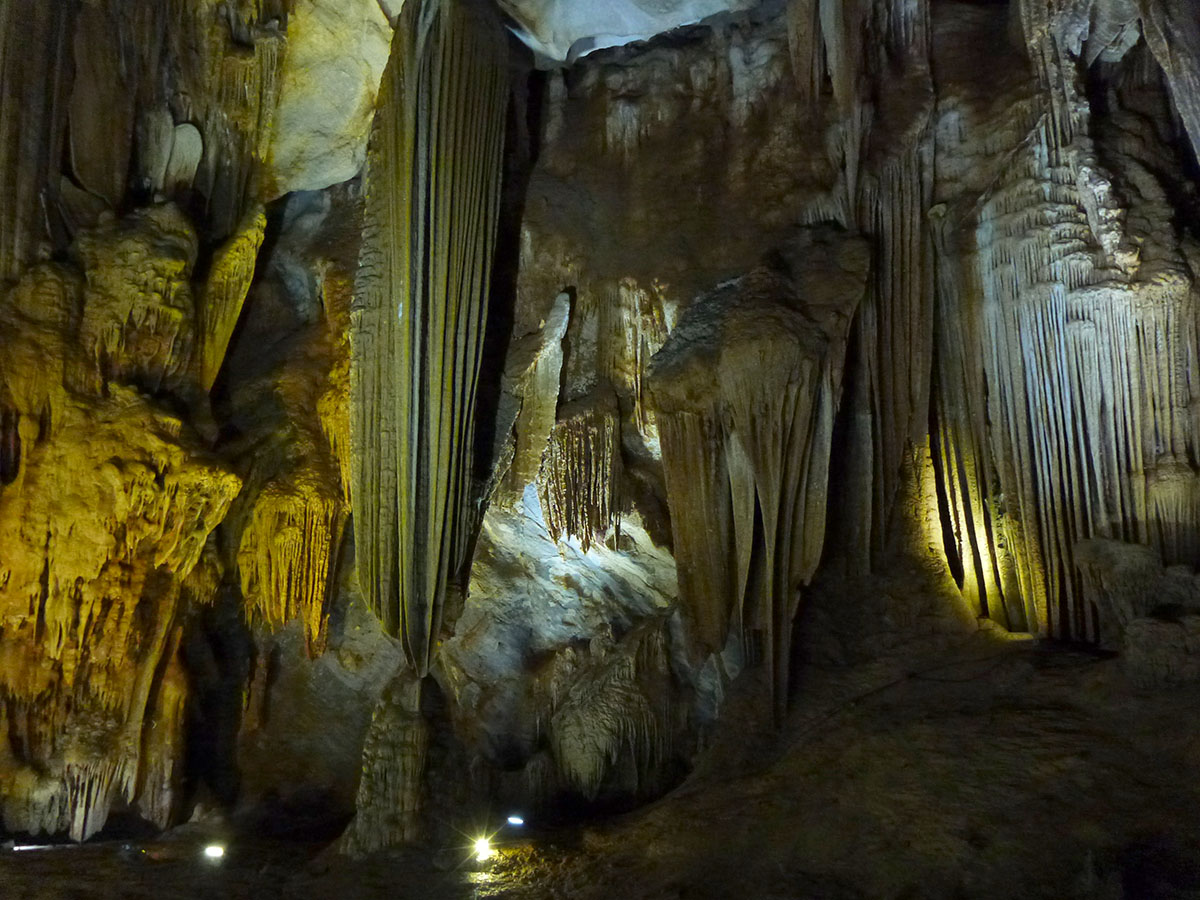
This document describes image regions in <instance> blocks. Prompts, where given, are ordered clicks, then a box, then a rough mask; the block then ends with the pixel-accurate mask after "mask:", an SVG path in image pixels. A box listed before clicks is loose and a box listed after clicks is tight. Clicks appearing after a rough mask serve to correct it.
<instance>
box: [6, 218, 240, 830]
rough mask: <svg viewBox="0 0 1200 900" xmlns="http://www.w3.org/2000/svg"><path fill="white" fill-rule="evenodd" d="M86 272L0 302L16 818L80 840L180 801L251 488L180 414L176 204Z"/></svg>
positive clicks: (111, 230)
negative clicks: (190, 627) (219, 585)
mask: <svg viewBox="0 0 1200 900" xmlns="http://www.w3.org/2000/svg"><path fill="white" fill-rule="evenodd" d="M77 252H78V257H79V259H80V260H81V262H82V264H83V269H82V271H78V270H76V269H74V268H71V267H66V266H43V267H38V268H35V269H32V270H31V271H30V272H29V273H27V274H26V276H25V277H24V278H23V279H22V280H21V282H20V283H19V284H18V285H17V286H16V287H14V288H13V289H12V290H10V291H9V292H7V295H6V296H5V298H4V300H3V307H2V311H0V315H2V317H3V320H4V323H5V342H4V347H3V352H2V354H0V408H3V409H4V410H5V416H4V419H5V427H6V431H7V434H6V438H5V442H4V443H5V447H6V453H5V460H4V462H5V466H4V468H5V472H6V476H5V479H4V480H5V486H4V487H3V488H0V545H2V546H3V548H4V550H3V556H2V558H0V604H2V605H3V608H4V617H3V621H4V626H3V631H4V633H3V639H2V641H0V646H2V647H3V661H2V663H0V679H2V680H3V702H2V704H0V717H3V719H4V722H5V732H6V734H7V735H8V736H9V737H8V740H7V741H6V742H5V745H4V749H3V758H4V761H5V764H4V765H3V766H0V785H2V786H3V787H2V789H0V794H2V796H3V803H2V808H3V815H4V823H5V827H6V828H9V829H12V830H20V831H29V832H33V833H38V832H43V831H45V832H50V833H56V832H66V833H68V834H70V835H71V836H72V837H73V838H75V839H76V840H82V839H83V838H86V837H88V836H90V835H91V834H92V833H93V832H95V831H96V830H98V829H99V828H100V827H101V826H102V825H103V824H104V821H105V819H106V817H107V815H108V813H109V811H110V809H111V808H113V807H114V806H117V805H128V806H129V807H130V808H132V809H136V810H138V811H139V812H140V813H141V814H142V815H143V816H144V817H145V818H147V819H149V820H151V821H154V822H156V823H158V824H159V825H161V826H165V825H167V824H169V823H170V821H171V817H172V815H173V813H174V810H175V804H176V803H177V801H178V788H179V781H180V776H181V771H182V759H183V752H184V749H183V747H184V744H183V734H182V727H183V701H184V698H185V696H186V679H185V676H184V674H183V670H182V665H181V660H180V658H179V646H180V640H181V634H182V627H183V619H184V617H185V615H186V610H187V609H188V607H189V606H190V605H192V604H195V603H208V602H211V600H212V599H213V592H214V591H213V587H212V584H211V580H210V579H209V577H208V571H207V566H208V564H207V563H205V562H202V561H201V560H202V555H203V554H204V553H205V548H206V542H207V540H208V538H209V536H210V535H211V534H212V532H213V530H214V529H215V528H216V527H217V525H218V524H219V523H220V521H221V519H222V518H223V517H224V515H225V512H226V510H227V509H228V507H229V504H230V502H231V501H232V500H233V498H234V497H235V496H236V494H237V492H238V489H239V488H240V486H241V485H240V481H239V479H238V478H237V477H236V476H235V475H234V474H233V473H232V472H231V471H229V470H228V468H227V467H225V466H224V465H222V464H221V463H220V462H219V461H218V460H216V459H215V458H214V457H212V456H211V455H210V454H208V453H207V452H206V451H205V450H204V449H203V446H202V445H201V443H200V442H199V441H198V439H197V438H196V437H195V436H194V435H193V434H192V432H191V431H190V429H188V428H187V427H186V426H185V425H184V423H183V422H181V420H180V419H179V418H178V416H177V415H175V414H173V413H172V412H171V411H170V410H169V409H167V408H166V407H164V406H160V405H157V404H155V403H154V402H153V401H150V400H148V399H147V398H146V397H145V396H144V395H143V394H141V393H139V392H138V391H137V390H135V389H133V387H132V386H134V385H138V386H143V387H152V388H153V389H161V388H164V387H173V386H179V385H180V384H182V383H183V381H182V379H183V378H184V376H186V374H187V373H188V365H189V363H190V350H191V341H190V336H191V335H190V326H191V322H192V317H193V316H194V310H193V306H192V294H191V292H190V288H189V283H188V281H187V278H186V276H187V274H188V273H189V272H190V268H191V264H192V256H193V255H194V252H195V236H194V234H193V232H192V231H191V229H190V226H189V225H188V224H187V221H186V219H184V218H183V217H182V216H181V214H180V213H179V212H178V210H176V209H173V208H172V207H158V208H155V209H151V210H148V211H146V212H145V213H137V214H134V215H133V216H131V217H130V218H128V219H126V220H123V221H122V222H120V223H114V224H111V225H107V226H103V227H102V228H101V229H100V230H99V231H96V232H89V233H84V234H83V235H81V236H80V239H79V241H78V242H77Z"/></svg>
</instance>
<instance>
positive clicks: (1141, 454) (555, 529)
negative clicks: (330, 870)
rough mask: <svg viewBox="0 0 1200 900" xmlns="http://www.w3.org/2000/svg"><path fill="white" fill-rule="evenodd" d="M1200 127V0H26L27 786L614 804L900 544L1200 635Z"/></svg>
mask: <svg viewBox="0 0 1200 900" xmlns="http://www.w3.org/2000/svg"><path fill="white" fill-rule="evenodd" d="M530 48H532V50H531V49H530ZM981 61H983V62H981ZM1198 148H1200V19H1198V18H1197V16H1196V15H1195V10H1194V9H1193V4H1191V3H1190V2H1189V0H1010V2H1007V3H1004V2H1000V3H992V2H989V3H981V2H968V0H945V2H936V3H935V2H932V0H764V2H759V3H751V2H743V0H679V2H650V0H622V2H612V3H586V2H581V0H569V2H568V0H407V2H398V0H239V2H229V0H167V2H151V0H88V2H61V3H35V2H32V0H8V2H7V3H5V4H3V6H2V7H0V192H2V198H3V202H0V324H2V326H3V328H2V334H0V610H2V611H3V616H2V617H0V734H3V735H4V739H3V740H0V813H2V814H3V818H4V824H5V828H6V829H7V830H9V831H14V832H16V831H21V832H26V831H27V832H50V833H56V834H57V833H63V834H67V835H69V836H70V837H72V838H74V839H76V840H81V839H85V838H87V837H89V836H91V835H93V834H95V833H96V832H98V831H99V830H101V829H102V828H103V827H104V825H105V823H106V821H107V820H108V819H109V818H110V817H111V816H112V815H115V814H122V815H125V814H128V815H133V816H139V817H141V818H144V819H146V820H149V821H151V822H154V823H156V824H158V825H160V826H166V825H168V824H172V823H175V822H178V821H180V820H181V819H182V818H183V817H185V816H186V815H188V814H189V812H190V810H191V809H192V808H193V806H194V805H196V804H197V803H199V804H214V803H215V804H216V805H218V806H220V807H221V808H223V809H224V810H226V811H237V812H241V813H246V814H250V813H255V812H257V813H262V814H266V813H263V810H264V809H265V810H269V811H270V812H269V814H270V815H280V816H283V815H293V814H295V815H300V814H301V812H302V811H303V812H305V814H307V813H312V814H313V815H316V816H318V817H322V818H323V819H324V820H326V821H330V822H345V821H351V825H350V826H349V828H348V830H347V831H346V833H345V836H344V839H343V841H342V843H341V844H340V846H341V848H342V849H344V850H346V851H347V852H349V853H351V854H355V855H358V854H364V853H369V852H372V851H374V850H377V849H380V848H384V847H387V846H390V845H392V844H394V843H398V842H404V841H412V840H416V839H419V838H421V837H422V836H424V835H428V834H430V833H431V832H436V831H437V829H438V828H450V827H452V826H451V825H445V824H442V825H439V822H440V821H442V820H443V819H444V818H445V817H444V816H440V811H442V810H445V809H453V810H455V811H456V812H455V815H456V816H457V815H464V816H465V815H466V813H467V812H468V811H470V812H473V811H475V810H483V809H486V808H490V807H492V806H494V805H495V804H497V803H500V802H503V803H510V802H511V803H514V804H516V803H519V804H520V805H521V807H522V808H524V809H531V810H535V811H543V812H553V811H556V810H562V809H568V808H570V809H595V808H599V807H606V808H621V807H627V806H629V805H631V804H634V803H637V802H641V801H644V800H647V799H649V798H651V797H653V796H656V795H658V794H660V793H661V792H662V791H664V790H666V789H667V788H668V787H670V786H671V785H672V784H673V783H674V782H675V781H676V780H677V779H678V778H679V777H680V776H681V775H682V774H683V773H685V772H686V771H687V770H688V769H689V767H690V766H691V765H692V764H693V762H694V760H695V759H697V754H698V753H699V752H701V751H703V750H704V748H706V747H708V746H709V745H710V742H711V741H712V740H714V737H713V736H714V734H716V731H715V729H716V723H717V722H718V721H719V720H720V719H721V718H722V717H723V716H725V715H727V714H729V713H730V712H731V711H732V712H734V713H736V714H739V715H743V716H745V717H746V719H745V720H746V721H747V722H748V723H753V726H754V727H758V728H767V727H769V723H771V722H772V721H773V722H774V723H776V724H782V723H784V722H785V720H787V717H788V715H789V710H792V709H793V707H795V706H800V707H801V708H803V704H804V703H805V702H806V695H805V685H804V683H803V679H801V678H799V677H798V674H797V673H798V662H797V657H798V656H800V654H799V653H798V648H799V647H801V646H805V647H808V649H810V650H811V646H809V645H807V644H805V641H806V640H808V639H809V638H810V637H812V634H811V632H813V631H820V629H821V628H822V627H828V628H831V629H833V628H834V626H831V625H829V620H830V618H831V616H830V614H829V612H828V610H824V611H821V612H820V614H819V615H818V616H817V617H816V618H815V620H814V619H811V618H809V617H806V616H805V614H804V610H805V607H806V598H808V597H811V596H814V595H815V596H820V591H821V590H822V589H824V590H825V591H826V592H828V591H830V590H832V589H831V588H829V585H830V584H832V583H836V581H837V579H839V578H841V579H855V578H857V579H861V580H863V581H864V582H871V583H874V582H872V579H882V578H884V577H886V576H888V575H889V574H890V573H891V570H892V569H893V568H895V567H897V566H898V565H899V564H900V563H898V560H900V561H901V562H903V561H904V560H908V561H910V562H911V559H910V558H909V557H911V552H910V551H911V548H912V547H914V546H917V547H919V553H921V554H924V556H925V557H926V558H925V559H923V564H926V565H927V567H929V568H931V569H936V570H937V573H938V577H941V581H940V582H939V583H940V584H945V585H947V586H948V585H950V584H951V583H953V589H951V593H953V595H954V597H953V598H952V600H946V599H945V598H944V597H942V596H941V594H938V597H937V598H936V599H937V602H938V603H940V604H941V605H942V606H943V607H948V606H951V605H953V602H954V601H956V600H957V599H961V600H962V601H964V603H965V605H966V607H968V608H969V609H970V611H971V613H972V614H973V615H974V616H975V617H977V618H978V619H980V620H990V621H991V623H992V624H988V625H987V626H986V627H987V628H989V629H994V630H996V631H1000V630H1003V631H1005V632H1009V633H1012V634H1023V635H1031V636H1036V637H1044V638H1053V639H1059V640H1064V641H1073V642H1081V643H1084V644H1089V645H1091V644H1096V645H1099V647H1100V648H1101V651H1102V652H1110V651H1111V652H1116V653H1118V654H1119V655H1120V656H1121V659H1122V665H1123V667H1124V668H1123V671H1124V672H1125V676H1123V677H1127V678H1128V680H1129V681H1131V682H1132V683H1133V684H1134V685H1135V686H1136V687H1137V688H1138V689H1147V690H1148V689H1151V688H1153V689H1162V688H1164V687H1170V686H1179V685H1182V684H1186V683H1188V682H1192V681H1197V680H1200V638H1198V635H1200V628H1198V627H1197V622H1198V621H1200V599H1198V598H1197V593H1196V591H1197V587H1196V583H1195V582H1196V575H1195V569H1196V567H1197V565H1200V477H1198V476H1200V468H1198V467H1200V461H1198V460H1200V448H1198V447H1197V436H1198V435H1200V421H1198V420H1197V415H1198V411H1200V387H1198V382H1197V375H1196V370H1197V363H1198V359H1200V321H1198V318H1197V316H1198V306H1197V303H1198V289H1197V272H1198V267H1200V243H1197V235H1198V234H1200V192H1198V185H1200V182H1198V181H1197V178H1198V175H1197V173H1198V172H1200V162H1198V159H1197V151H1198ZM905 553H909V557H906V556H904V554H905ZM942 576H944V577H942ZM930 578H931V579H933V580H936V578H934V576H930ZM823 585H824V587H823ZM887 602H888V603H891V604H892V605H893V606H895V607H897V608H898V609H899V612H898V613H896V615H897V616H898V618H901V619H903V618H905V617H908V618H917V617H919V613H918V612H916V610H918V609H924V608H925V607H924V606H921V605H920V604H922V603H926V602H933V601H930V599H929V597H927V596H923V597H922V598H915V597H913V598H899V599H897V598H895V597H889V598H888V599H887ZM885 605H886V604H884V603H883V601H880V608H881V609H882V608H884V606H885ZM874 610H875V607H874V606H865V607H864V608H863V609H862V610H859V611H858V613H859V614H860V616H859V618H857V619H856V618H855V617H854V616H853V615H847V616H845V617H844V618H843V619H842V620H840V624H839V625H838V626H837V627H840V628H843V629H848V628H854V627H860V626H861V622H862V621H863V619H865V618H866V617H868V616H871V615H875V612H874ZM893 612H895V610H893ZM943 612H944V610H943ZM888 614H889V615H890V614H891V613H888ZM880 615H883V613H880ZM822 616H824V618H821V617H822ZM847 622H849V623H851V624H850V625H847V624H846V623H847ZM854 623H858V624H854ZM981 627H984V626H981ZM817 638H818V639H820V638H821V636H820V635H817ZM825 639H828V640H827V644H828V643H829V642H831V641H832V640H833V639H832V638H829V636H828V635H825ZM867 643H869V642H867ZM735 696H736V697H737V698H738V699H737V700H734V699H732V698H733V697H735Z"/></svg>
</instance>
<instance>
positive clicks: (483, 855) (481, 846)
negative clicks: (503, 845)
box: [475, 837, 496, 862]
mask: <svg viewBox="0 0 1200 900" xmlns="http://www.w3.org/2000/svg"><path fill="white" fill-rule="evenodd" d="M495 853H496V851H495V850H493V849H492V842H491V841H489V840H488V839H487V838H485V837H481V838H477V839H476V841H475V859H477V860H478V861H479V862H487V861H488V860H489V859H491V858H492V857H493V856H494V855H495Z"/></svg>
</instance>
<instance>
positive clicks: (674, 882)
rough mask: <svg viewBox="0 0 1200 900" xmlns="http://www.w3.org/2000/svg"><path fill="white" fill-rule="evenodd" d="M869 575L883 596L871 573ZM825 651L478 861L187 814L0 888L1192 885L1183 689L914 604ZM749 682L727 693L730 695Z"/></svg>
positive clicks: (646, 889)
mask: <svg viewBox="0 0 1200 900" xmlns="http://www.w3.org/2000/svg"><path fill="white" fill-rule="evenodd" d="M837 590H838V589H830V588H827V589H826V590H825V595H826V596H825V599H824V606H825V607H826V608H828V607H829V606H830V604H831V602H832V601H831V598H834V599H836V597H835V595H836V594H837ZM875 590H876V595H877V596H878V597H879V598H880V599H879V602H880V603H886V602H887V601H886V596H887V589H886V587H884V588H880V587H879V586H878V585H877V586H876V589H875ZM910 608H911V607H910ZM929 608H930V609H931V610H932V609H936V608H938V605H937V604H932V603H931V604H930V606H929ZM941 608H944V606H943V607H941ZM819 618H820V614H819V612H818V619H819ZM877 621H878V620H877ZM827 624H828V623H827ZM823 633H825V634H826V635H835V634H836V633H837V631H836V628H826V629H823ZM902 637H903V639H901V638H902ZM836 644H837V642H836V641H835V640H834V638H832V637H830V638H828V639H826V640H824V641H823V642H817V643H814V644H813V646H810V647H809V648H808V656H809V661H808V663H807V664H806V668H804V669H803V670H802V671H801V672H799V673H798V678H799V682H800V685H801V691H802V694H801V696H802V700H801V701H800V702H799V703H797V705H796V708H795V710H794V711H793V713H792V716H791V718H790V719H789V721H788V722H787V723H786V725H785V727H784V728H783V729H782V731H781V732H779V733H777V734H776V733H768V734H763V733H759V734H758V735H757V736H753V733H752V731H751V730H750V729H749V728H748V727H745V726H744V725H743V724H742V722H740V721H739V718H738V716H737V715H736V713H735V714H733V715H729V716H727V718H726V720H725V722H724V724H723V726H722V730H721V731H720V732H719V733H718V734H717V735H715V736H714V739H713V743H712V746H711V747H710V749H709V751H708V752H707V753H706V754H705V755H704V756H703V757H702V758H701V759H700V760H699V765H698V766H697V769H696V771H695V772H694V773H693V775H692V776H691V777H690V778H689V779H688V780H687V781H686V782H685V783H684V784H683V785H682V786H681V787H680V788H678V789H677V790H676V791H674V792H673V793H671V794H669V795H668V796H667V797H665V798H663V799H662V800H661V801H659V802H658V803H656V804H653V805H651V806H649V807H647V808H644V809H642V810H640V811H638V812H636V813H632V814H629V815H626V816H623V817H619V818H614V819H611V820H608V821H603V822H592V823H590V824H589V825H587V826H586V827H572V828H564V829H559V830H544V831H538V830H534V831H531V832H530V833H529V834H527V835H523V836H522V837H521V838H520V840H516V839H515V835H511V834H510V835H502V836H499V837H498V838H497V841H498V843H500V844H501V846H500V852H499V855H498V857H497V858H496V859H495V860H493V861H492V862H490V863H488V864H486V865H483V866H480V865H476V864H474V863H471V862H469V861H468V857H469V844H470V838H472V837H473V834H471V833H468V831H469V826H468V825H466V824H464V825H463V829H464V833H463V842H462V846H461V847H438V848H425V849H422V850H417V851H409V852H406V853H403V854H393V855H380V856H375V857H372V858H370V859H368V860H366V861H360V862H351V861H349V860H345V859H342V858H339V857H335V856H332V855H331V853H330V852H329V851H327V850H325V849H323V847H322V846H321V845H320V844H317V843H302V842H295V841H288V840H280V839H265V838H262V837H258V838H255V837H250V836H248V835H247V834H246V832H247V831H252V830H254V826H250V827H246V826H240V827H239V828H234V827H232V826H228V827H218V826H212V825H191V826H187V827H186V828H184V829H180V830H177V831H176V832H174V833H172V834H169V835H167V836H165V837H164V838H162V839H158V840H154V841H147V842H128V841H126V842H120V841H111V842H106V843H99V844H91V845H85V846H83V847H79V848H72V849H55V850H42V851H28V852H3V853H0V894H2V895H3V896H4V897H5V898H10V897H11V898H14V900H16V898H20V900H27V898H28V900H33V898H39V900H40V898H56V900H57V898H102V897H105V898H106V897H129V898H142V897H146V898H149V897H155V898H174V897H180V898H183V897H229V898H234V897H254V898H256V900H257V898H272V897H289V898H290V897H306V898H307V897H338V898H342V900H351V898H359V897H361V898H374V897H411V898H422V900H425V898H429V900H434V898H441V897H446V898H459V897H462V898H469V897H512V898H523V900H534V898H571V900H575V898H579V900H586V898H601V897H620V898H629V900H633V898H646V900H651V898H654V900H666V898H671V900H674V898H700V897H706V898H709V897H711V898H718V897H739V898H764V900H765V898H785V897H786V898H865V897H870V898H875V897H881V898H882V897H895V898H941V897H945V898H1001V897H1004V898H1009V897H1023V898H1024V897H1030V898H1032V897H1045V898H1085V897H1086V898H1093V897H1094V898H1104V900H1110V898H1111V900H1118V898H1130V900H1132V898H1190V897H1200V777H1197V776H1198V775H1200V716H1197V715H1196V711H1197V710H1198V709H1200V688H1183V689H1176V690H1171V691H1161V690H1160V691H1157V692H1148V691H1142V690H1139V689H1136V688H1135V687H1134V686H1132V684H1131V683H1130V682H1129V680H1128V679H1127V678H1126V676H1125V674H1124V673H1123V671H1122V663H1121V661H1120V659H1119V658H1117V657H1115V656H1110V655H1106V654H1103V653H1100V652H1091V651H1084V650H1080V649H1072V648H1067V647H1062V646H1051V645H1044V644H1040V643H1038V642H1035V641H1031V640H1014V639H1012V638H1009V637H1007V636H1006V635H1004V634H1003V633H1001V632H999V631H998V630H996V629H993V628H982V629H978V628H973V627H972V626H971V624H970V623H963V622H961V621H957V622H954V621H952V620H951V619H950V618H948V617H946V616H941V617H937V616H932V615H931V616H930V617H926V616H923V615H922V614H921V613H920V612H919V611H917V612H915V613H914V614H913V616H911V617H910V618H909V620H908V621H906V622H902V623H899V624H897V623H893V627H892V628H891V630H890V631H886V630H884V629H882V628H881V629H880V630H878V631H877V632H876V633H875V634H874V635H864V636H862V637H861V639H860V640H859V641H858V646H859V647H860V648H861V647H862V646H864V645H869V646H870V649H871V652H872V654H873V658H871V659H869V661H856V659H858V657H857V656H856V654H855V652H854V649H853V648H849V649H847V647H845V646H841V645H838V646H840V650H837V649H834V648H835V645H836ZM839 655H840V656H841V657H842V658H841V661H839V662H833V661H832V660H833V658H834V657H838V656H839ZM864 659H865V658H864ZM756 689H757V687H756V686H755V685H754V684H753V683H751V682H747V683H746V684H745V685H743V686H742V688H741V692H742V693H743V694H744V695H745V696H743V697H741V698H740V701H741V702H742V703H743V705H745V706H747V707H748V706H749V705H751V703H752V701H753V700H754V699H755V697H754V695H755V692H756ZM738 699H739V698H735V703H734V704H733V705H734V707H735V708H736V706H737V702H738ZM510 838H513V839H510ZM217 840H221V841H223V842H225V844H226V846H227V847H228V853H227V856H226V857H225V859H224V860H222V861H221V862H219V863H213V862H210V861H209V860H207V859H205V858H204V857H203V855H202V848H203V846H205V845H206V844H207V843H209V842H212V841H217Z"/></svg>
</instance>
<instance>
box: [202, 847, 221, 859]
mask: <svg viewBox="0 0 1200 900" xmlns="http://www.w3.org/2000/svg"><path fill="white" fill-rule="evenodd" d="M204 855H205V856H206V857H208V858H209V859H220V858H221V857H223V856H224V855H225V848H224V847H222V846H221V845H220V844H209V845H208V846H207V847H205V848H204Z"/></svg>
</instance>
